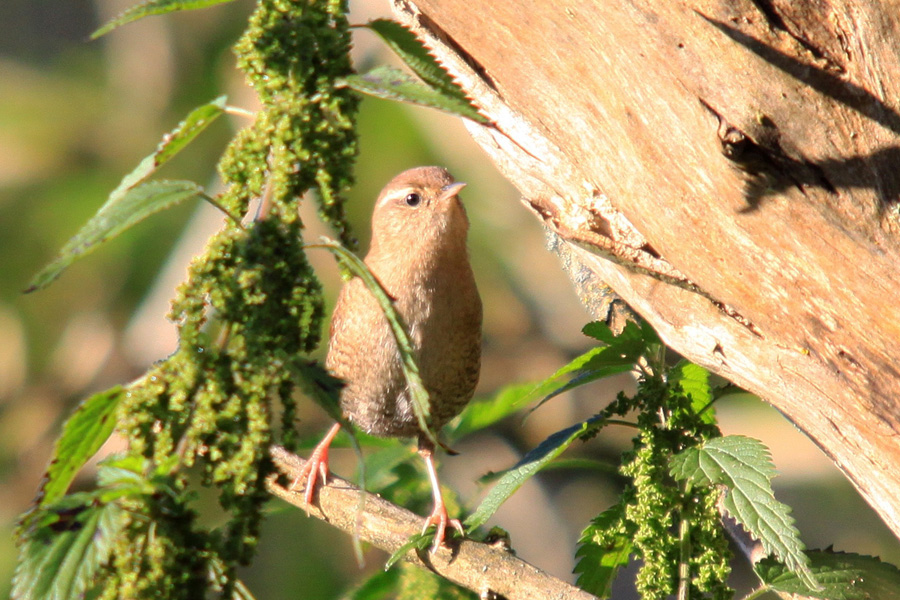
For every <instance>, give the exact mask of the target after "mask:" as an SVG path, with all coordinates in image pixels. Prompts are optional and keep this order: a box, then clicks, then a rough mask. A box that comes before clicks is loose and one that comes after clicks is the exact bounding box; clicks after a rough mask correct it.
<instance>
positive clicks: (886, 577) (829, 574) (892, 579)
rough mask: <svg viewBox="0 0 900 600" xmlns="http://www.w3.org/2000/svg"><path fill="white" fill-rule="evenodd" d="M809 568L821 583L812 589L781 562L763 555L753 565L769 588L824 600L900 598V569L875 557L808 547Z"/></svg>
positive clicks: (899, 599)
mask: <svg viewBox="0 0 900 600" xmlns="http://www.w3.org/2000/svg"><path fill="white" fill-rule="evenodd" d="M807 554H808V556H809V559H810V563H811V564H810V570H811V571H812V572H813V573H814V574H815V578H816V581H817V582H818V583H819V585H820V586H821V589H819V590H811V589H809V588H808V587H807V586H806V585H804V583H803V580H802V579H801V578H800V577H799V576H798V575H797V574H796V573H793V572H791V571H790V570H788V569H787V568H786V567H785V566H784V565H782V564H781V563H779V562H777V561H775V560H773V559H771V558H765V559H763V560H761V561H760V562H759V563H757V564H756V565H755V566H754V570H755V571H756V574H757V575H759V578H760V579H761V580H762V581H763V583H765V584H766V585H767V586H768V587H769V588H771V589H772V590H774V591H776V592H780V593H782V594H798V595H800V596H811V597H814V598H823V599H824V600H900V569H897V567H895V566H894V565H892V564H889V563H886V562H882V561H881V560H879V559H878V558H876V557H874V556H864V555H861V554H850V553H844V552H833V551H831V550H810V551H809V552H808V553H807Z"/></svg>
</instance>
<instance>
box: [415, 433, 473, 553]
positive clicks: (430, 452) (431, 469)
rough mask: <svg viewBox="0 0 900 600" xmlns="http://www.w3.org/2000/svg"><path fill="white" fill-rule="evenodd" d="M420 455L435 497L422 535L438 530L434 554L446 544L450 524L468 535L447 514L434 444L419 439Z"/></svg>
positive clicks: (433, 549)
mask: <svg viewBox="0 0 900 600" xmlns="http://www.w3.org/2000/svg"><path fill="white" fill-rule="evenodd" d="M419 455H420V456H421V457H422V459H423V460H424V461H425V468H426V469H427V470H428V480H429V481H431V494H432V496H434V510H433V511H432V512H431V516H430V517H428V518H427V519H426V520H425V527H424V529H422V533H424V532H425V531H426V530H427V529H428V528H429V527H430V526H431V525H434V526H435V527H436V528H437V529H436V531H435V534H434V544H432V546H431V553H432V554H434V553H435V552H437V549H438V548H439V547H440V546H441V544H443V543H444V540H445V538H446V532H447V525H448V524H449V525H450V526H451V527H453V528H454V529H456V530H457V531H459V533H460V534H461V535H463V536H465V535H466V531H465V529H463V526H462V523H460V522H459V520H458V519H451V518H450V515H449V514H447V507H446V506H445V505H444V495H443V494H442V493H441V483H440V481H438V476H437V468H436V467H435V465H434V444H433V443H432V442H431V441H430V440H427V439H419Z"/></svg>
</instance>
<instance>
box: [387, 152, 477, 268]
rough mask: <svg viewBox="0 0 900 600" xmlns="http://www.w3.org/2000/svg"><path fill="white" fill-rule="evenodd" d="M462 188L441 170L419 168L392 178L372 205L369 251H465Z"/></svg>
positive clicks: (466, 229) (465, 229)
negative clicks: (460, 195) (455, 247)
mask: <svg viewBox="0 0 900 600" xmlns="http://www.w3.org/2000/svg"><path fill="white" fill-rule="evenodd" d="M465 185H466V184H465V183H460V182H457V181H454V179H453V176H452V175H450V173H449V172H447V170H446V169H443V168H441V167H418V168H415V169H410V170H408V171H404V172H402V173H400V174H399V175H397V176H396V177H394V178H393V179H392V180H391V181H390V182H389V183H388V184H387V185H386V186H385V187H384V189H383V190H382V191H381V195H379V196H378V201H377V202H376V203H375V211H374V213H373V215H372V250H371V251H372V252H375V251H376V250H379V251H381V252H390V253H391V254H395V253H397V252H404V251H406V252H422V251H429V249H432V250H435V251H438V250H439V248H440V247H445V246H456V245H461V246H463V247H464V246H465V240H466V233H467V232H468V229H469V220H468V218H467V217H466V211H465V209H464V208H463V205H462V202H460V200H459V197H458V194H459V192H460V190H462V188H463V187H465Z"/></svg>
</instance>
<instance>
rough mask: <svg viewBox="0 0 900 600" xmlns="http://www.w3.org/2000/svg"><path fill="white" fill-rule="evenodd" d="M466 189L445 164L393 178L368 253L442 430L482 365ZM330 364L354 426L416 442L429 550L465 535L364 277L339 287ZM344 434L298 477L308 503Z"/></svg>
mask: <svg viewBox="0 0 900 600" xmlns="http://www.w3.org/2000/svg"><path fill="white" fill-rule="evenodd" d="M464 186H465V184H464V183H460V182H455V181H454V180H453V177H452V176H451V175H450V173H448V172H447V170H446V169H443V168H440V167H419V168H416V169H410V170H408V171H404V172H403V173H400V174H399V175H397V176H396V177H394V179H392V180H391V181H390V182H389V183H388V184H387V186H385V188H384V189H383V190H382V191H381V194H380V195H379V196H378V200H377V202H376V203H375V209H374V212H373V215H372V240H371V245H370V248H369V252H368V254H367V255H366V258H365V263H366V264H367V265H368V267H369V269H371V271H372V273H373V274H374V275H375V277H377V278H378V280H379V281H380V283H381V285H382V286H383V287H384V289H385V291H386V292H387V293H388V295H389V296H390V297H391V298H392V299H393V301H394V306H395V308H396V310H397V313H398V314H399V315H400V317H401V318H402V320H403V322H404V323H405V324H406V327H407V331H408V332H409V336H410V341H411V343H412V346H413V353H414V357H415V360H416V364H417V365H418V367H419V374H420V376H421V378H422V382H423V383H424V385H425V388H426V389H427V391H428V394H429V396H430V399H431V422H430V426H431V427H430V428H431V430H432V431H435V432H437V431H439V430H440V428H441V427H442V426H443V425H445V424H446V423H447V422H448V421H449V420H450V419H452V418H453V417H455V416H456V415H458V414H459V413H460V412H461V411H462V409H463V408H465V406H466V404H467V403H468V402H469V400H470V399H471V398H472V395H473V393H474V392H475V386H476V384H477V383H478V375H479V371H480V365H481V318H482V309H481V298H480V297H479V295H478V289H477V288H476V286H475V278H474V276H473V274H472V267H471V265H470V264H469V255H468V250H467V248H466V236H467V233H468V230H469V221H468V218H467V217H466V211H465V208H463V205H462V202H461V201H460V199H459V196H458V194H459V192H460V190H461V189H462V188H463V187H464ZM325 366H326V367H327V369H328V370H329V371H330V372H331V373H332V374H333V375H334V376H335V377H338V378H340V379H342V380H343V381H344V382H345V386H344V387H343V389H342V391H341V395H340V403H341V410H342V411H343V413H344V414H345V415H346V416H347V417H348V418H349V420H350V421H351V422H352V423H353V424H354V425H356V426H357V427H359V428H360V429H362V430H363V431H365V432H366V433H370V434H373V435H377V436H389V437H416V438H418V445H419V454H420V455H421V456H422V458H423V459H424V460H425V465H426V468H427V470H428V475H429V479H430V481H431V488H432V493H433V496H434V511H433V512H432V514H431V516H430V517H428V519H427V520H426V524H425V528H426V529H427V528H428V527H429V526H430V525H435V527H436V532H435V538H434V545H433V546H432V552H434V551H435V550H437V548H438V547H439V546H440V545H441V544H442V543H444V540H445V534H446V528H447V526H448V525H450V526H452V527H454V528H456V529H458V530H459V531H460V533H463V529H462V525H461V524H460V523H459V521H458V520H455V519H450V517H449V515H448V514H447V509H446V507H445V505H444V501H443V496H442V494H441V489H440V484H439V482H438V478H437V471H436V469H435V464H434V450H435V447H434V443H433V442H432V441H431V440H430V439H429V437H428V436H426V435H425V433H424V432H423V431H422V430H421V429H420V427H419V423H418V420H417V418H416V414H415V412H414V410H413V406H412V400H411V398H410V395H409V390H408V389H407V383H406V379H405V377H404V375H403V370H402V368H401V365H400V355H399V352H398V350H397V344H396V341H395V339H394V337H393V334H392V332H391V329H390V326H389V324H388V322H387V319H386V318H385V316H384V313H383V312H382V309H381V307H380V305H379V304H378V301H377V300H376V299H375V298H374V296H372V294H371V293H370V292H369V290H368V289H367V288H366V286H365V284H364V283H363V282H362V280H360V279H359V278H353V279H351V280H349V281H348V282H346V283H345V284H344V286H343V288H342V289H341V292H340V295H339V297H338V301H337V305H336V307H335V310H334V315H333V317H332V320H331V334H330V342H329V347H328V356H327V358H326V361H325ZM339 430H340V425H339V424H335V425H334V426H333V427H332V428H331V430H330V431H329V433H328V435H327V436H326V437H325V439H323V440H322V442H321V443H320V444H319V445H318V446H317V447H316V449H315V450H314V451H313V454H312V456H311V457H310V459H309V461H308V462H307V464H306V466H305V467H304V469H303V471H302V472H301V474H300V475H299V476H298V477H297V481H296V482H295V483H299V481H301V480H302V479H305V480H306V482H305V486H306V491H305V499H306V502H307V504H309V503H310V502H311V501H312V497H313V492H314V489H315V484H316V480H317V478H318V476H319V475H321V477H322V480H325V478H326V475H327V464H328V446H329V445H330V443H331V441H332V440H333V439H334V437H335V436H336V435H337V433H338V431H339Z"/></svg>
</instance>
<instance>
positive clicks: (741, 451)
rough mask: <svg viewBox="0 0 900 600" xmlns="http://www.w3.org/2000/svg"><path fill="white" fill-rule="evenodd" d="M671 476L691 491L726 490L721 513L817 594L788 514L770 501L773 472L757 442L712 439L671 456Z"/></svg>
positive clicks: (766, 452)
mask: <svg viewBox="0 0 900 600" xmlns="http://www.w3.org/2000/svg"><path fill="white" fill-rule="evenodd" d="M670 470H671V474H672V476H673V477H674V478H675V479H677V480H679V481H686V482H688V483H689V484H691V485H702V486H716V485H723V486H725V487H726V488H727V491H726V494H725V498H724V507H725V510H726V511H728V513H729V514H730V515H731V516H732V517H734V518H735V520H737V522H738V523H740V524H741V525H742V526H743V527H744V528H745V529H746V530H747V531H748V532H749V533H750V535H752V536H753V537H754V538H756V539H758V540H759V541H760V542H761V543H762V546H763V550H765V551H766V553H768V554H774V555H775V556H776V557H777V558H778V559H779V560H780V561H782V562H783V563H784V564H785V565H786V566H787V567H788V569H790V570H791V571H792V572H794V573H796V574H797V576H798V577H799V578H800V579H801V581H803V583H804V584H805V585H806V586H807V587H809V588H810V589H818V585H817V584H816V580H815V579H814V578H813V576H812V574H811V573H810V571H809V558H808V557H807V556H806V554H804V552H803V549H804V546H803V542H801V541H800V534H799V532H798V531H797V528H796V527H794V524H793V523H794V519H793V518H792V517H791V516H790V512H791V509H790V507H789V506H788V505H786V504H782V503H781V502H779V501H777V500H776V499H775V493H774V492H773V491H772V484H771V479H772V477H774V476H775V467H774V465H773V464H772V460H771V458H770V456H769V450H768V448H766V447H765V446H764V445H763V443H762V442H760V441H759V440H755V439H753V438H749V437H745V436H740V435H730V436H725V437H719V438H714V439H711V440H708V441H707V442H704V443H703V444H702V445H700V446H697V447H694V448H688V449H687V450H684V451H683V452H680V453H679V454H676V455H675V456H673V457H672V462H671V469H670Z"/></svg>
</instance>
